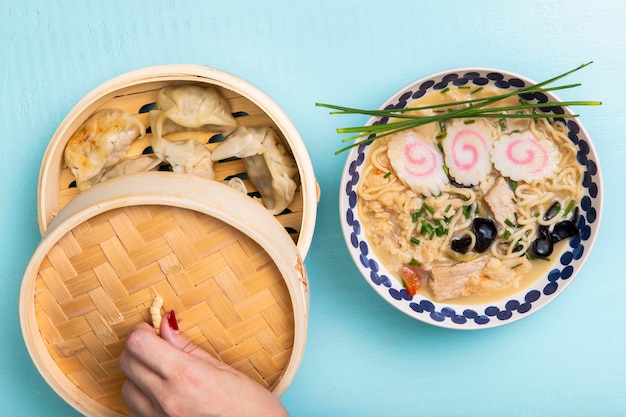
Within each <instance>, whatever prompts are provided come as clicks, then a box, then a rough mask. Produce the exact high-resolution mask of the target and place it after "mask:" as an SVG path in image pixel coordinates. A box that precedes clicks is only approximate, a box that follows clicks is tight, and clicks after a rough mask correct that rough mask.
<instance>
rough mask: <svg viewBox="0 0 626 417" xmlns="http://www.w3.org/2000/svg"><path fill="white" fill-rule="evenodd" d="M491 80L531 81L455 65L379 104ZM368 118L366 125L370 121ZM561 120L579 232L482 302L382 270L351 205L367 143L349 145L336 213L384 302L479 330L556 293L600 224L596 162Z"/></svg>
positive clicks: (520, 314)
mask: <svg viewBox="0 0 626 417" xmlns="http://www.w3.org/2000/svg"><path fill="white" fill-rule="evenodd" d="M487 84H493V85H496V86H497V87H500V88H503V89H508V88H520V87H523V86H525V85H529V84H536V82H534V81H532V80H530V79H528V78H526V77H523V76H520V75H517V74H514V73H511V72H509V71H503V70H498V69H491V68H475V67H468V68H457V69H452V70H446V71H441V72H438V73H435V74H432V75H429V76H426V77H424V78H421V79H418V80H417V81H414V82H412V83H410V84H408V85H407V86H405V87H404V88H402V89H400V90H399V91H398V92H396V93H395V94H394V95H392V96H391V97H390V98H389V99H388V100H387V101H385V103H383V105H382V106H381V107H380V108H381V109H384V108H390V106H395V107H396V108H399V107H405V106H406V105H407V104H408V103H410V102H411V101H413V100H415V99H417V98H419V97H421V96H422V95H424V94H425V93H427V92H429V91H432V90H441V89H444V88H446V87H447V86H449V85H476V86H483V85H487ZM533 98H534V99H536V100H539V101H542V100H543V101H545V100H547V99H549V100H552V101H562V100H560V99H559V98H558V97H557V96H556V95H555V94H552V93H550V92H548V93H540V94H536V97H533ZM553 111H554V112H555V113H559V112H565V113H570V114H571V113H572V112H571V110H570V109H569V108H566V107H558V108H554V109H553ZM376 120H377V118H376V117H372V118H370V119H369V120H368V122H367V123H368V124H371V123H373V122H374V121H376ZM564 120H566V123H567V126H568V129H569V132H568V136H569V138H570V140H572V141H573V142H574V143H575V144H577V145H578V147H579V152H578V160H579V162H580V163H581V164H583V166H585V174H584V179H583V187H584V193H583V198H582V201H581V203H580V215H579V221H578V227H579V229H580V230H581V233H580V235H579V236H576V237H574V238H572V239H571V240H570V241H569V242H568V243H567V244H568V246H567V247H566V249H565V250H564V252H563V253H562V254H561V256H560V258H559V259H558V260H553V261H552V262H553V265H551V267H550V270H549V272H548V273H547V275H546V276H545V277H541V278H538V279H537V280H536V281H535V282H534V283H532V284H531V285H530V286H528V287H525V288H521V289H520V290H519V291H517V292H516V293H515V294H512V295H511V296H509V297H506V298H503V299H501V300H498V301H497V302H493V303H487V304H467V305H463V304H450V303H446V302H443V303H442V302H436V301H433V300H430V299H427V298H424V297H422V296H421V295H420V294H418V295H416V296H413V297H411V296H409V295H408V294H407V292H406V290H405V289H404V288H403V286H402V284H401V283H400V282H399V281H398V280H397V279H395V278H392V276H391V274H390V273H389V272H388V271H387V270H386V269H385V267H384V265H383V264H382V263H381V262H379V261H378V259H377V258H376V255H375V254H374V252H373V251H372V250H371V249H370V247H369V244H368V242H367V240H366V238H365V235H364V231H363V229H362V227H361V222H360V219H359V216H358V213H357V210H356V201H357V196H356V191H355V190H356V185H357V184H358V181H359V178H360V170H361V169H362V164H363V162H364V160H365V154H366V152H367V150H368V145H359V146H357V147H354V148H352V149H351V150H350V151H349V152H348V155H347V158H346V162H345V165H344V169H343V173H342V177H341V184H340V189H339V212H340V221H341V227H342V232H343V236H344V239H345V242H346V246H347V248H348V251H349V253H350V255H351V257H352V259H353V261H354V263H355V265H356V267H357V269H358V270H359V271H360V273H361V275H362V276H363V278H364V279H365V281H366V282H367V283H368V284H369V285H370V286H371V287H372V288H373V289H374V291H376V293H378V295H380V296H381V297H382V298H383V299H384V300H385V301H387V302H388V303H390V304H391V305H392V306H394V307H395V308H397V309H398V310H400V311H401V312H403V313H405V314H407V315H408V316H410V317H413V318H415V319H417V320H420V321H422V322H425V323H429V324H432V325H435V326H439V327H446V328H452V329H465V330H473V329H485V328H492V327H497V326H502V325H504V324H508V323H512V322H515V321H517V320H519V319H522V318H524V317H527V316H529V315H530V314H532V313H534V312H536V311H538V310H539V309H541V308H542V307H544V306H546V305H547V304H548V303H549V302H551V301H552V300H554V299H555V298H556V297H557V296H558V295H560V294H561V293H562V292H563V291H564V290H565V288H567V286H568V285H569V284H570V283H571V282H572V281H573V280H574V278H575V277H576V275H577V274H578V273H579V272H580V270H581V268H582V267H583V264H584V263H585V261H586V260H587V259H588V257H589V254H590V253H591V249H592V247H593V244H594V242H595V239H596V236H597V234H598V231H599V228H600V220H601V214H602V204H603V197H602V196H603V194H602V174H601V170H600V163H599V160H598V157H597V154H596V151H595V148H594V146H593V143H592V142H591V139H590V138H589V135H588V134H587V131H586V130H585V128H584V127H583V125H582V124H581V122H580V120H579V119H578V118H568V119H564Z"/></svg>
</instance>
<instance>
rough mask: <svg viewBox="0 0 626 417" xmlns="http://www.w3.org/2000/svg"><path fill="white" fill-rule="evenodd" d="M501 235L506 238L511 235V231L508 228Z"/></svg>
mask: <svg viewBox="0 0 626 417" xmlns="http://www.w3.org/2000/svg"><path fill="white" fill-rule="evenodd" d="M502 237H503V238H504V239H505V240H506V239H508V238H510V237H511V231H510V230H506V231H505V232H504V233H503V234H502Z"/></svg>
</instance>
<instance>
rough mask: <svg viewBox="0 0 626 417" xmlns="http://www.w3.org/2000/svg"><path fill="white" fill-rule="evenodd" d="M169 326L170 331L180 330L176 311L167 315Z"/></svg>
mask: <svg viewBox="0 0 626 417" xmlns="http://www.w3.org/2000/svg"><path fill="white" fill-rule="evenodd" d="M167 324H168V325H169V326H170V329H172V330H178V321H176V314H174V310H172V311H170V312H169V313H167Z"/></svg>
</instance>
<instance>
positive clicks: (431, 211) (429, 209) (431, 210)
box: [422, 203, 435, 214]
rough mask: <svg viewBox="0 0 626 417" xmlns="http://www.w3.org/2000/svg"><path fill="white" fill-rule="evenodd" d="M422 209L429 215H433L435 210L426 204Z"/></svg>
mask: <svg viewBox="0 0 626 417" xmlns="http://www.w3.org/2000/svg"><path fill="white" fill-rule="evenodd" d="M422 207H423V208H425V209H426V210H427V211H428V212H429V213H430V214H435V209H433V208H432V207H431V206H429V205H428V204H426V203H424V204H422Z"/></svg>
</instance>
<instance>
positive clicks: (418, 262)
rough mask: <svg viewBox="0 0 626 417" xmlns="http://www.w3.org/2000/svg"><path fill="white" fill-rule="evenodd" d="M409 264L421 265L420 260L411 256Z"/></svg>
mask: <svg viewBox="0 0 626 417" xmlns="http://www.w3.org/2000/svg"><path fill="white" fill-rule="evenodd" d="M414 239H415V238H414ZM415 240H417V242H418V243H417V244H419V240H418V239H415ZM409 266H422V263H421V262H420V261H418V260H417V259H415V258H412V259H411V262H409Z"/></svg>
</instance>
